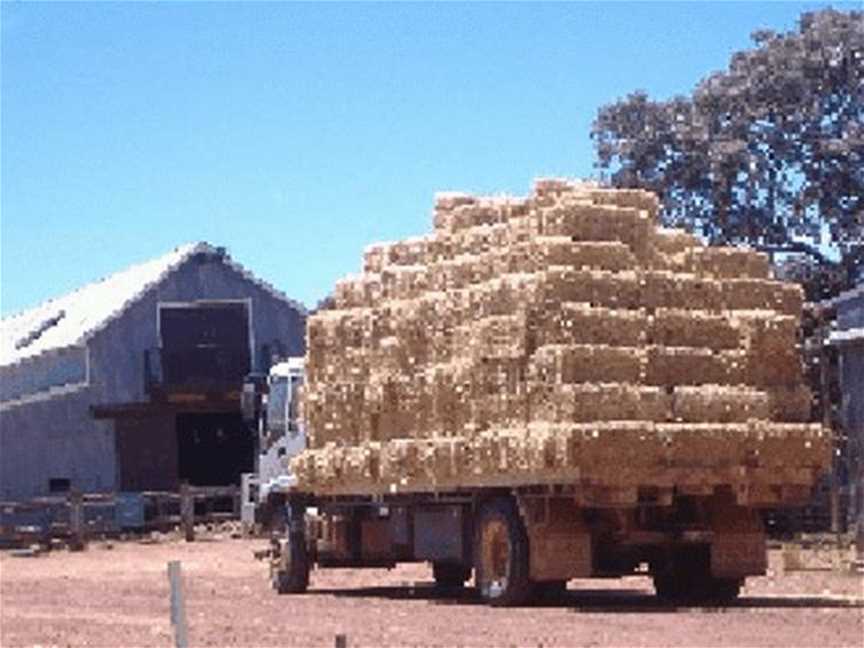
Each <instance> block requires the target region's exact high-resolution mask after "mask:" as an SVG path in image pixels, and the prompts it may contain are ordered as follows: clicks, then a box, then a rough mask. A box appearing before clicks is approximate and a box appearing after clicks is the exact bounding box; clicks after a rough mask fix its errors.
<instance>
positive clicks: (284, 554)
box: [270, 532, 310, 594]
mask: <svg viewBox="0 0 864 648" xmlns="http://www.w3.org/2000/svg"><path fill="white" fill-rule="evenodd" d="M274 545H275V546H274V552H278V553H277V555H276V556H275V557H274V559H273V560H272V561H271V563H270V582H271V584H272V585H273V589H275V590H276V591H277V592H279V594H302V593H303V592H305V591H306V589H307V588H308V587H309V568H310V565H309V553H308V551H307V549H306V536H305V535H304V534H303V533H293V532H292V533H289V534H288V537H287V538H282V539H279V540H276V541H274Z"/></svg>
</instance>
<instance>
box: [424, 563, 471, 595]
mask: <svg viewBox="0 0 864 648" xmlns="http://www.w3.org/2000/svg"><path fill="white" fill-rule="evenodd" d="M432 576H433V577H434V578H435V586H436V587H439V588H441V589H455V588H458V587H462V586H463V585H465V581H467V580H468V579H469V578H471V568H470V567H466V566H465V565H460V564H459V563H447V562H435V563H432Z"/></svg>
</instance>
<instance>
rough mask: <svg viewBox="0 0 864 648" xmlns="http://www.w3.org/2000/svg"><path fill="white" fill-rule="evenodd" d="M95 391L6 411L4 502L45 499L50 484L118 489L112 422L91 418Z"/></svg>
mask: <svg viewBox="0 0 864 648" xmlns="http://www.w3.org/2000/svg"><path fill="white" fill-rule="evenodd" d="M91 399H92V394H91V390H89V389H84V390H82V391H79V392H76V393H74V394H68V395H66V396H58V397H55V398H52V399H50V400H43V401H39V402H33V403H29V404H26V405H19V406H17V407H11V408H8V409H4V410H3V411H2V412H0V499H2V500H16V499H24V498H28V497H33V496H36V495H45V494H47V493H48V480H49V479H52V478H60V479H69V480H70V484H71V486H72V487H73V488H79V489H81V490H82V491H86V492H100V491H108V490H112V489H113V488H114V484H115V465H114V431H113V427H112V424H111V423H110V422H106V421H96V420H94V419H93V418H92V417H91V416H90V410H89V407H90V401H91Z"/></svg>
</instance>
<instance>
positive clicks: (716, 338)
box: [648, 308, 741, 350]
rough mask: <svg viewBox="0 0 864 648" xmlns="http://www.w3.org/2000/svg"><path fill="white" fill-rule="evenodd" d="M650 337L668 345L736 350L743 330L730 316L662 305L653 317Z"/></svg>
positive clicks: (656, 342)
mask: <svg viewBox="0 0 864 648" xmlns="http://www.w3.org/2000/svg"><path fill="white" fill-rule="evenodd" d="M648 338H649V339H650V340H651V341H653V342H654V343H655V344H661V345H664V346H691V347H704V348H708V349H713V350H721V349H736V348H738V347H739V346H740V344H741V333H740V331H739V330H738V329H737V328H736V327H735V325H734V324H733V322H732V321H731V320H730V319H729V317H727V316H726V315H722V314H717V313H712V312H710V311H706V310H695V309H681V308H658V309H656V310H655V311H654V315H653V316H652V317H651V318H650V320H649V329H648Z"/></svg>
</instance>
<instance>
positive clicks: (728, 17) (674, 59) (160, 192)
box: [0, 2, 854, 316]
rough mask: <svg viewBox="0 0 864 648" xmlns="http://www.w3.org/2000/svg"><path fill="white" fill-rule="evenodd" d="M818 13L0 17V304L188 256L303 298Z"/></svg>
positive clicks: (609, 8) (603, 9)
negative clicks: (625, 99) (225, 258)
mask: <svg viewBox="0 0 864 648" xmlns="http://www.w3.org/2000/svg"><path fill="white" fill-rule="evenodd" d="M824 4H825V3H812V2H811V3H791V2H790V3H719V2H718V3H693V4H683V3H648V2H646V3H633V4H631V3H596V4H595V3H575V4H543V5H537V4H505V5H501V4H487V3H483V4H282V3H262V4H199V3H183V4H178V3H159V4H95V3H93V4H66V3H62V4H31V3H22V2H3V3H2V8H0V11H2V114H0V121H2V162H0V167H2V183H0V185H2V186H0V191H2V194H0V273H2V275H0V310H2V314H3V315H4V316H6V315H9V314H11V313H14V312H16V311H19V310H21V309H23V308H27V307H29V306H32V305H35V304H37V303H39V302H41V301H43V300H45V299H47V298H50V297H54V296H58V295H61V294H63V293H65V292H68V291H70V290H73V289H74V288H76V287H78V286H80V285H82V284H84V283H87V282H89V281H93V280H95V279H98V278H100V277H102V276H105V275H107V274H110V273H112V272H114V271H117V270H120V269H122V268H124V267H126V266H128V265H131V264H132V263H136V262H140V261H144V260H147V259H149V258H153V257H155V256H159V255H161V254H164V253H166V252H168V251H169V250H171V249H172V248H174V247H176V246H177V245H180V244H182V243H185V242H190V241H197V240H206V241H209V242H211V243H214V244H217V245H223V246H226V247H227V248H228V250H229V252H230V253H231V255H232V256H233V257H234V258H235V259H236V260H238V261H239V262H241V263H242V264H244V265H245V266H247V267H248V268H249V269H250V270H252V271H253V272H254V273H255V274H257V275H258V276H260V277H262V278H263V279H266V280H267V281H269V282H271V283H273V284H274V285H275V286H277V287H279V288H280V289H282V290H283V291H285V292H286V293H287V294H288V295H290V296H291V297H294V298H296V299H299V300H301V301H303V302H305V303H306V304H307V305H309V306H312V305H314V304H315V302H316V301H317V300H318V299H320V298H321V297H323V296H324V295H325V294H327V292H328V291H329V290H330V288H331V286H332V285H333V282H334V281H335V280H336V279H337V278H338V277H340V276H343V275H344V274H346V273H349V272H356V271H357V270H358V269H359V264H360V255H361V252H362V249H363V247H365V246H366V245H368V244H369V243H372V242H374V241H380V240H395V239H399V238H404V237H406V236H411V235H420V234H423V233H425V232H427V231H429V230H430V228H431V208H432V198H433V194H434V192H436V191H441V190H464V191H473V192H491V193H515V194H522V193H525V192H527V191H528V189H529V187H530V185H531V182H532V179H533V178H535V177H537V176H544V175H567V176H578V177H587V176H590V175H591V174H592V173H593V172H594V169H593V158H594V153H593V148H592V144H591V140H590V138H589V132H590V125H591V121H592V119H593V118H594V116H595V115H596V112H597V109H598V107H599V106H601V105H602V104H604V103H607V102H609V101H612V100H614V99H616V98H619V97H622V96H624V95H626V94H627V93H629V92H631V91H633V90H635V89H644V90H646V91H647V92H648V93H649V94H650V95H651V96H652V97H656V98H664V97H669V96H672V95H675V94H682V93H688V92H689V91H690V90H691V89H692V88H693V86H694V85H695V84H696V83H697V82H698V81H699V80H700V79H701V78H702V77H704V76H705V75H707V74H708V73H709V72H711V71H714V70H718V69H722V68H725V67H726V65H727V63H728V60H729V56H730V54H731V53H732V52H734V51H736V50H739V49H743V48H746V47H748V46H749V45H750V41H749V34H750V33H751V32H752V31H753V30H755V29H757V28H760V27H770V28H773V29H775V30H778V31H779V30H789V29H792V28H794V26H795V21H796V19H797V17H798V16H799V15H800V13H801V12H802V11H805V10H809V9H814V8H819V7H821V6H824ZM833 4H834V6H835V7H837V8H843V9H850V8H853V7H854V4H852V3H848V4H843V3H836V2H835V3H833Z"/></svg>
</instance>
